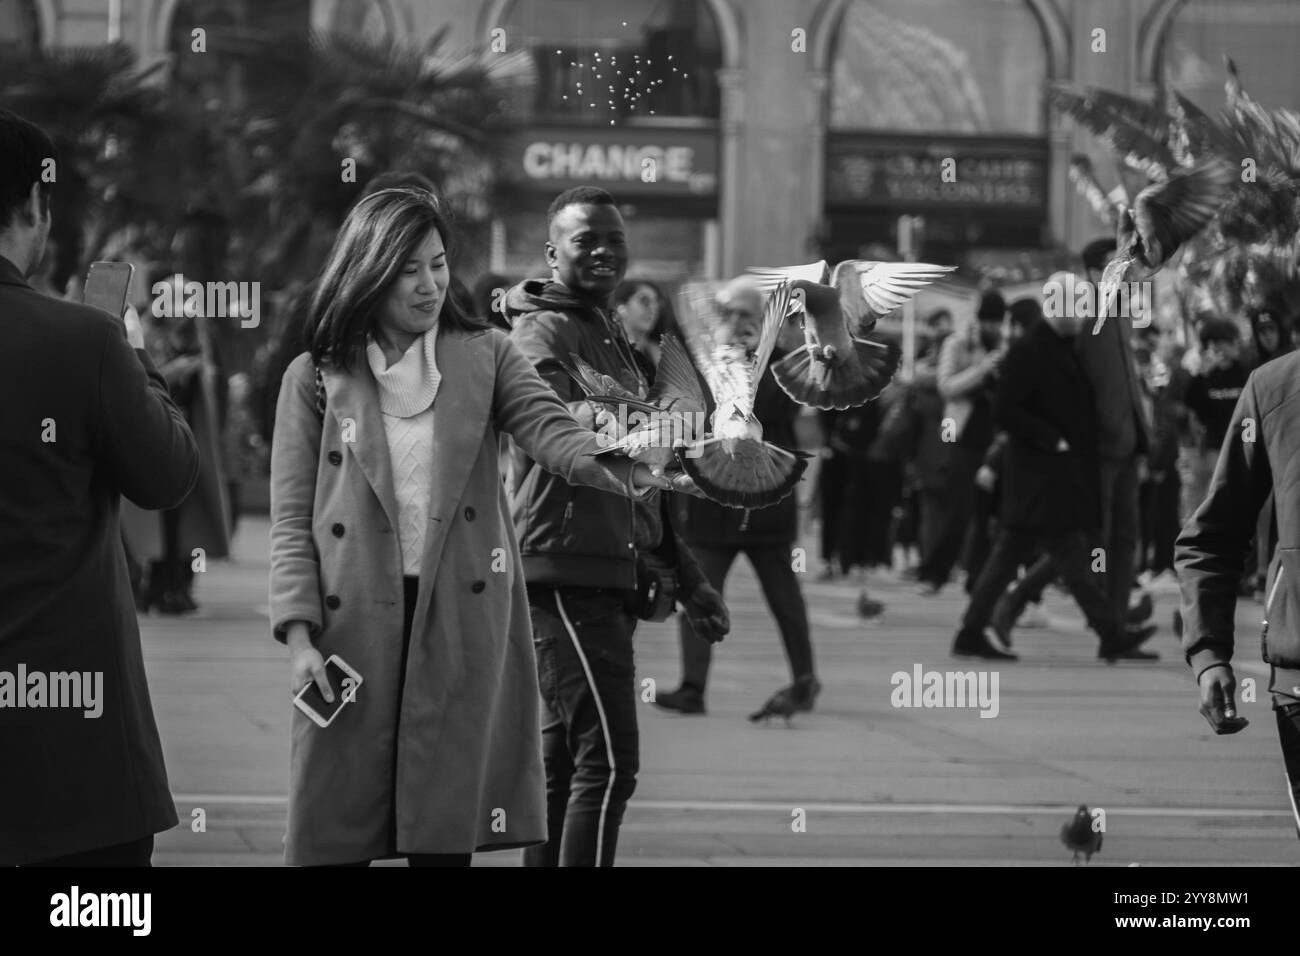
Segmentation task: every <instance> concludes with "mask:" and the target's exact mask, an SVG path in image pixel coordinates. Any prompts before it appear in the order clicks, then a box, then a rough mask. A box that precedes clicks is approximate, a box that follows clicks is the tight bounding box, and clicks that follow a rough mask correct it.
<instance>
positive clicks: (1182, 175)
mask: <svg viewBox="0 0 1300 956" xmlns="http://www.w3.org/2000/svg"><path fill="white" fill-rule="evenodd" d="M1231 182H1232V170H1231V168H1230V167H1228V166H1227V165H1226V164H1225V163H1223V162H1220V161H1218V160H1212V161H1210V162H1207V163H1202V164H1201V165H1199V166H1193V167H1192V168H1190V169H1179V170H1177V171H1176V172H1174V174H1173V175H1171V176H1170V177H1169V179H1168V181H1166V182H1163V183H1152V184H1151V185H1150V186H1148V187H1147V188H1146V189H1144V190H1142V191H1141V192H1140V193H1138V195H1137V199H1136V200H1135V201H1134V203H1133V218H1134V220H1135V222H1136V224H1137V231H1138V235H1139V236H1140V237H1141V238H1142V245H1143V250H1142V251H1143V258H1144V259H1145V260H1146V262H1147V265H1149V266H1151V267H1153V268H1155V267H1158V266H1162V265H1164V264H1165V262H1167V261H1168V259H1169V257H1170V256H1172V255H1173V254H1174V252H1175V251H1176V250H1177V249H1178V247H1179V246H1181V245H1182V244H1183V243H1184V242H1186V241H1187V240H1188V239H1190V238H1192V236H1194V235H1196V234H1197V233H1198V232H1200V231H1201V230H1202V229H1203V228H1205V225H1206V223H1208V222H1209V221H1210V220H1211V219H1213V218H1214V216H1215V214H1216V213H1217V212H1218V211H1219V207H1220V205H1222V202H1223V198H1224V196H1225V195H1226V194H1227V192H1228V185H1229V184H1230V183H1231Z"/></svg>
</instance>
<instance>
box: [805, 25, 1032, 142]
mask: <svg viewBox="0 0 1300 956" xmlns="http://www.w3.org/2000/svg"><path fill="white" fill-rule="evenodd" d="M835 42H836V50H835V54H834V66H833V68H832V71H831V127H832V128H837V129H880V130H889V131H891V132H917V133H932V132H945V133H967V134H980V133H992V134H1019V135H1028V136H1039V135H1044V134H1045V133H1046V116H1045V111H1044V107H1043V89H1044V84H1045V83H1046V78H1047V49H1046V47H1045V45H1044V42H1043V35H1042V32H1041V30H1040V28H1039V25H1038V21H1037V20H1036V19H1035V18H1034V14H1033V13H1032V12H1031V10H1030V9H1029V6H1028V4H1026V3H1025V2H1024V0H853V2H851V3H850V4H849V5H848V7H847V8H846V9H845V12H844V18H843V20H842V21H841V22H840V28H839V30H838V31H837V35H836V40H835Z"/></svg>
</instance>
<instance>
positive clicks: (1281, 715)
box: [1275, 704, 1300, 837]
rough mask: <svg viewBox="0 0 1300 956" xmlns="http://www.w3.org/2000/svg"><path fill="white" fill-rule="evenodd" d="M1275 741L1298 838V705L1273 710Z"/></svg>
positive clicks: (1299, 783) (1299, 766)
mask: <svg viewBox="0 0 1300 956" xmlns="http://www.w3.org/2000/svg"><path fill="white" fill-rule="evenodd" d="M1275 712H1276V713H1277V739H1278V743H1280V744H1281V745H1282V764H1283V766H1285V767H1286V779H1287V783H1288V784H1289V785H1290V792H1289V793H1288V794H1287V795H1288V796H1289V797H1290V798H1291V814H1292V816H1293V817H1294V818H1295V832H1296V836H1297V837H1300V704H1286V705H1284V706H1282V707H1277V708H1275Z"/></svg>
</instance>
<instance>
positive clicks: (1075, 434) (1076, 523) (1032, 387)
mask: <svg viewBox="0 0 1300 956" xmlns="http://www.w3.org/2000/svg"><path fill="white" fill-rule="evenodd" d="M1048 281H1049V282H1051V283H1056V282H1060V283H1065V282H1068V281H1069V279H1068V277H1067V276H1066V274H1064V273H1057V274H1055V275H1053V276H1052V278H1051V279H1049V280H1048ZM1057 312H1060V313H1062V314H1059V315H1058V314H1056V313H1057ZM1083 322H1084V320H1083V319H1082V318H1081V317H1079V316H1077V315H1076V314H1075V310H1073V309H1060V310H1056V309H1054V310H1051V312H1050V313H1049V314H1048V315H1046V316H1045V317H1044V320H1043V321H1042V322H1040V323H1038V324H1037V325H1035V326H1034V327H1033V328H1031V329H1030V330H1029V331H1028V332H1026V333H1025V335H1024V336H1023V337H1022V338H1021V339H1020V340H1019V341H1018V342H1016V344H1015V345H1013V346H1012V347H1011V349H1010V351H1009V353H1008V354H1007V356H1006V360H1005V365H1004V367H1003V370H1002V374H1001V377H1000V380H999V382H998V389H997V396H996V405H995V411H994V418H995V421H996V424H997V426H998V427H1000V428H1002V429H1004V430H1005V431H1006V432H1007V435H1008V444H1007V451H1006V465H1005V470H1004V472H1003V476H1002V480H1003V486H1002V503H1001V511H1000V514H999V519H1000V520H999V532H998V539H997V542H996V543H995V545H994V547H993V552H992V553H991V554H990V555H989V559H988V563H987V564H986V565H985V567H984V570H983V572H982V573H981V574H980V577H979V580H978V581H977V582H976V584H975V589H974V591H973V592H972V594H971V598H970V604H969V605H968V606H967V608H966V612H965V614H964V615H963V617H962V622H961V628H960V630H959V631H958V632H957V635H956V638H955V639H954V641H953V647H952V653H953V654H954V655H955V656H957V657H977V658H987V659H992V660H1015V659H1016V656H1015V654H1013V653H1011V651H1010V650H1009V648H1008V647H1007V646H1006V640H1005V637H1004V636H1003V635H1000V634H997V633H995V632H994V631H993V629H992V628H990V627H989V623H990V618H991V615H992V613H993V609H994V605H995V604H996V602H997V601H998V599H999V598H1000V597H1001V595H1002V594H1003V592H1004V591H1005V590H1006V588H1007V585H1008V584H1010V583H1011V581H1012V580H1013V579H1014V578H1015V576H1016V569H1017V568H1018V567H1019V566H1020V565H1022V564H1023V563H1024V562H1025V561H1026V560H1028V559H1029V558H1030V556H1031V555H1032V554H1033V551H1034V549H1035V547H1042V549H1043V550H1044V551H1045V552H1046V553H1048V554H1050V555H1052V557H1053V558H1054V559H1055V560H1056V563H1057V567H1058V568H1059V569H1060V573H1061V574H1062V575H1063V576H1064V578H1065V581H1066V584H1067V586H1068V587H1069V588H1070V591H1071V593H1072V594H1073V595H1074V599H1075V601H1076V602H1078V604H1079V606H1080V608H1081V609H1082V610H1083V612H1084V616H1085V618H1086V620H1087V622H1088V626H1089V627H1091V628H1092V629H1093V630H1094V631H1095V632H1096V633H1097V635H1098V637H1099V638H1100V640H1101V646H1100V648H1099V650H1098V654H1097V656H1098V657H1099V658H1103V659H1105V660H1107V661H1108V662H1110V661H1114V660H1115V659H1117V658H1120V657H1123V656H1125V655H1126V654H1127V653H1128V652H1129V651H1131V650H1132V649H1133V648H1135V647H1136V646H1137V644H1138V643H1140V642H1141V640H1145V639H1146V637H1148V636H1150V633H1153V632H1154V627H1149V628H1148V629H1145V630H1144V631H1143V632H1141V633H1140V634H1139V635H1137V636H1135V637H1126V635H1125V633H1124V628H1123V621H1122V619H1121V618H1119V617H1118V616H1117V615H1116V613H1115V609H1114V607H1113V605H1112V604H1111V602H1110V601H1108V600H1107V598H1106V595H1105V593H1104V592H1103V590H1102V589H1101V587H1100V585H1099V582H1098V581H1097V578H1096V576H1095V575H1094V574H1093V573H1092V571H1091V570H1090V563H1091V554H1090V543H1091V537H1092V536H1093V535H1095V533H1096V529H1097V528H1098V527H1099V526H1100V524H1101V493H1100V488H1099V485H1100V470H1099V464H1098V460H1099V454H1098V450H1097V435H1098V428H1097V412H1096V407H1095V405H1094V400H1093V396H1092V386H1091V384H1090V383H1089V382H1088V378H1087V376H1086V374H1085V373H1084V370H1083V366H1082V365H1081V363H1080V361H1079V358H1078V356H1077V354H1076V352H1075V348H1074V343H1073V342H1072V341H1071V340H1072V339H1073V338H1074V337H1075V336H1076V335H1077V334H1078V333H1079V330H1080V328H1081V327H1082V325H1083Z"/></svg>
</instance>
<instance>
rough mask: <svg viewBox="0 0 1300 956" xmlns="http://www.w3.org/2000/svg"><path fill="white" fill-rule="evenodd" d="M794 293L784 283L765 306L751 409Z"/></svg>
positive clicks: (756, 356) (756, 353)
mask: <svg viewBox="0 0 1300 956" xmlns="http://www.w3.org/2000/svg"><path fill="white" fill-rule="evenodd" d="M792 291H793V290H791V288H790V283H789V282H782V283H781V284H780V285H779V286H777V287H776V291H775V292H773V293H772V294H771V295H769V296H768V297H767V300H766V302H764V304H763V331H762V333H761V334H760V335H759V338H758V348H756V349H755V350H754V359H753V369H754V371H753V377H752V379H751V381H750V383H749V402H750V407H753V403H754V399H755V398H757V397H758V383H759V381H760V380H761V379H762V378H763V373H764V372H765V371H767V363H768V360H769V359H771V358H772V350H773V349H774V348H776V340H777V338H778V337H779V336H780V335H781V326H782V325H784V324H785V317H786V316H787V315H789V314H790V302H791V299H792V297H793V296H792Z"/></svg>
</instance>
